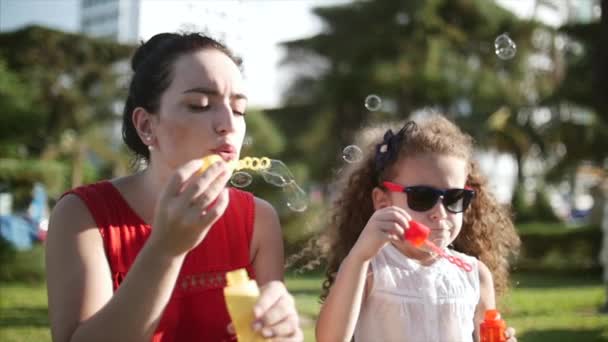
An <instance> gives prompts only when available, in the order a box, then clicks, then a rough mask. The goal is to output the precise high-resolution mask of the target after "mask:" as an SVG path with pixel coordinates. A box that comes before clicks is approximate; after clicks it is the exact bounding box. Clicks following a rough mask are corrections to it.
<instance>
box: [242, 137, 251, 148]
mask: <svg viewBox="0 0 608 342" xmlns="http://www.w3.org/2000/svg"><path fill="white" fill-rule="evenodd" d="M251 145H253V137H252V136H250V135H247V136H245V139H243V146H251Z"/></svg>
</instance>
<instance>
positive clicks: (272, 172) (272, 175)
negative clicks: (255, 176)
mask: <svg viewBox="0 0 608 342" xmlns="http://www.w3.org/2000/svg"><path fill="white" fill-rule="evenodd" d="M260 173H261V174H262V177H263V178H264V180H265V181H266V182H267V183H269V184H272V185H274V186H278V187H284V186H286V185H287V184H289V183H291V182H295V178H294V177H293V175H292V174H291V171H289V169H288V168H287V166H286V165H285V164H283V162H282V161H280V160H276V159H271V160H270V166H269V167H268V168H266V169H263V170H260Z"/></svg>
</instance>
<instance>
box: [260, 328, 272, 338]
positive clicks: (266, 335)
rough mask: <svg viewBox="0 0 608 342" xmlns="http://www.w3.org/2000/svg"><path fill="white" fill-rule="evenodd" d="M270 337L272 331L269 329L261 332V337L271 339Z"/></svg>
mask: <svg viewBox="0 0 608 342" xmlns="http://www.w3.org/2000/svg"><path fill="white" fill-rule="evenodd" d="M272 335H273V333H272V330H270V329H269V328H264V330H262V336H264V337H272Z"/></svg>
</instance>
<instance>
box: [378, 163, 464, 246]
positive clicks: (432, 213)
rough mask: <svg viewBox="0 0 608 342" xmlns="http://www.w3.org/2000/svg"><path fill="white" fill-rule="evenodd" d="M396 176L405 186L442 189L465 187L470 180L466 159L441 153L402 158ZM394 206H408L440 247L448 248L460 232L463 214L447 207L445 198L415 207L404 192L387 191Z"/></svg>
mask: <svg viewBox="0 0 608 342" xmlns="http://www.w3.org/2000/svg"><path fill="white" fill-rule="evenodd" d="M394 170H395V172H396V177H395V178H394V179H391V180H390V181H392V182H394V183H397V184H400V185H402V186H407V187H411V186H427V187H432V188H435V189H438V190H447V189H454V188H458V189H462V188H464V187H465V183H466V179H467V163H466V161H465V160H464V159H462V158H459V157H455V156H449V155H441V154H426V155H419V156H414V157H408V158H406V159H403V160H399V161H398V162H397V164H396V165H395V169H394ZM386 194H387V196H389V201H390V202H391V203H392V205H396V206H399V207H401V208H403V209H405V210H406V211H407V212H408V213H409V214H410V216H411V217H412V219H413V220H415V221H418V222H420V223H423V224H425V225H426V226H427V227H429V228H430V229H431V233H430V236H429V240H431V241H432V242H434V243H435V244H436V245H437V246H439V247H441V248H444V247H447V246H448V245H449V244H450V243H452V241H454V239H456V236H458V233H459V232H460V229H461V227H462V215H463V214H462V213H452V212H450V211H448V210H446V208H445V207H444V206H443V204H442V201H441V199H442V198H441V197H440V199H439V200H438V201H437V202H436V203H435V204H434V206H433V207H432V208H431V209H429V210H426V211H422V212H421V211H416V210H412V209H411V208H410V206H409V205H408V198H407V194H406V193H404V192H387V193H386Z"/></svg>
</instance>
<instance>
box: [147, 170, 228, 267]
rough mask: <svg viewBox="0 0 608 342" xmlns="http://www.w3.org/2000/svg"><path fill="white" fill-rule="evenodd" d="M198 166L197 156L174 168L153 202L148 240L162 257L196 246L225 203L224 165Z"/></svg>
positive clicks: (226, 199) (222, 209)
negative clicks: (151, 224)
mask: <svg viewBox="0 0 608 342" xmlns="http://www.w3.org/2000/svg"><path fill="white" fill-rule="evenodd" d="M201 165H202V162H201V160H200V159H197V160H192V161H190V162H188V163H186V164H185V165H183V166H182V167H180V168H179V169H177V171H176V172H175V173H174V174H173V176H172V177H171V178H170V180H169V182H168V184H167V185H166V187H165V188H164V189H163V191H162V192H161V195H160V197H159V199H158V202H157V203H156V209H155V216H154V223H153V227H154V228H153V229H152V233H151V235H150V242H151V243H153V244H154V246H155V247H157V248H158V249H159V251H160V253H163V254H164V255H166V256H169V257H177V256H180V255H184V254H185V253H187V252H188V251H189V250H191V249H192V248H194V247H196V246H197V245H198V244H199V243H200V242H201V241H202V240H203V239H204V238H205V236H206V235H207V233H208V232H209V228H211V226H212V225H213V224H214V223H215V222H216V221H217V220H218V219H219V218H220V216H222V214H223V213H224V211H225V210H226V207H227V206H228V190H227V189H226V187H225V185H226V183H227V182H228V179H229V177H230V172H228V170H227V167H226V164H225V163H224V162H223V161H218V162H216V163H214V164H213V165H211V166H210V167H209V168H208V169H207V170H205V171H204V172H202V173H201V172H199V169H200V168H201Z"/></svg>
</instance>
